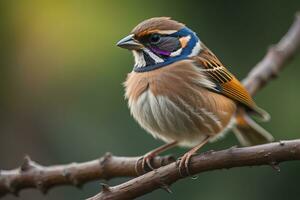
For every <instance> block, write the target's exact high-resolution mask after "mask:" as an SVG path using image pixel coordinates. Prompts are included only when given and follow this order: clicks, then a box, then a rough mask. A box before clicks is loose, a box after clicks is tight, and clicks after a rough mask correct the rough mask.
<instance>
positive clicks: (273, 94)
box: [0, 0, 300, 200]
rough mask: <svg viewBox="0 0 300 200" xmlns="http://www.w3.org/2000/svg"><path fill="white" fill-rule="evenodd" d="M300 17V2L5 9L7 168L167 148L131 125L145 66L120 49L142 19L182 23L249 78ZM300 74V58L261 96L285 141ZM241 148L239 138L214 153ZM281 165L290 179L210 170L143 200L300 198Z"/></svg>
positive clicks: (3, 158)
mask: <svg viewBox="0 0 300 200" xmlns="http://www.w3.org/2000/svg"><path fill="white" fill-rule="evenodd" d="M299 8H300V1H299V0H289V1H283V0H282V1H271V0H269V1H267V0H265V1H260V0H252V1H211V0H201V1H178V2H177V1H171V0H169V1H158V0H151V1H137V0H136V1H100V0H88V1H79V0H73V1H67V0H61V1H46V0H45V1H34V0H24V1H10V0H6V1H5V0H4V1H1V2H0V30H1V31H0V44H1V48H0V51H1V52H0V63H1V67H0V74H1V79H0V95H1V98H0V110H1V112H0V134H1V135H0V169H12V168H15V167H17V166H19V165H20V163H21V162H22V158H23V157H24V155H25V154H28V155H30V156H31V157H32V158H33V159H34V160H36V161H38V162H39V163H42V164H44V165H52V164H64V163H70V162H75V161H76V162H82V161H87V160H91V159H96V158H98V157H99V156H101V155H103V154H104V153H105V152H107V151H110V152H113V153H114V154H115V155H122V156H136V155H142V154H144V153H146V152H147V151H149V150H151V149H153V148H155V147H157V146H159V145H161V144H162V143H161V142H160V141H157V140H155V139H153V138H152V136H150V135H149V134H146V132H145V131H144V130H142V129H141V128H140V127H139V126H138V124H137V123H136V122H135V121H134V120H133V118H132V117H131V116H130V113H129V110H128V108H127V103H126V101H124V91H123V90H124V89H123V86H122V82H123V81H124V80H125V77H126V74H127V73H128V72H130V71H131V70H132V66H133V58H132V55H131V54H130V52H126V51H124V50H121V49H119V48H117V47H116V46H115V43H116V42H117V41H118V40H119V39H121V38H122V37H123V36H125V35H127V34H128V33H129V32H130V30H131V29H132V28H133V27H134V26H135V25H136V24H137V23H139V22H141V21H142V20H144V19H147V18H150V17H154V16H171V17H172V18H174V19H176V20H179V21H181V22H184V23H185V24H186V25H187V26H189V27H190V28H191V29H193V30H194V31H195V32H197V33H198V35H199V37H200V39H201V40H202V41H203V42H204V43H205V44H206V45H207V46H208V47H209V48H210V49H211V50H212V51H214V53H215V54H216V55H218V57H219V58H220V59H221V60H222V62H223V63H224V64H225V65H226V66H227V67H228V68H229V69H230V70H231V71H232V72H233V73H234V74H236V75H237V77H239V78H240V79H242V78H243V77H245V76H246V74H247V72H249V70H250V69H251V68H252V67H253V66H254V65H255V64H256V63H257V62H258V61H259V60H260V59H261V58H262V57H263V55H264V54H265V53H266V51H267V49H268V47H269V46H270V45H271V44H273V43H276V42H277V41H278V40H279V39H280V38H281V37H282V36H283V35H284V33H286V31H287V30H288V28H289V27H290V25H291V23H292V22H293V19H294V14H295V12H296V11H297V10H299ZM299 66H300V56H298V57H296V58H295V59H294V60H293V62H292V63H290V64H289V66H288V68H286V69H285V70H284V71H283V72H282V73H281V74H280V77H279V79H277V80H276V81H273V82H271V83H270V84H269V85H268V86H267V87H266V88H264V89H263V90H262V91H260V92H259V93H258V94H257V96H255V99H256V101H257V103H258V104H259V105H260V106H261V107H263V108H264V109H266V110H267V111H268V112H269V113H270V114H271V115H272V120H271V121H270V122H269V123H265V124H263V126H264V127H265V128H266V129H267V130H268V131H270V132H271V133H272V134H273V135H274V136H275V138H276V139H277V140H280V139H295V138H299V136H300V132H299V113H300V108H299V105H298V103H299V99H300V93H299V85H300V79H299V73H300V68H299ZM236 144H237V141H236V139H235V137H234V136H233V134H231V133H229V134H228V136H227V137H226V138H225V139H224V140H221V141H218V142H216V143H212V144H209V145H207V146H206V147H205V148H204V149H203V150H202V151H205V150H209V149H214V150H218V149H224V148H228V147H231V146H233V145H236ZM185 151H186V150H185V149H175V150H172V151H170V152H169V153H173V154H175V155H177V156H179V155H182V154H183V153H184V152H185ZM280 166H281V172H280V173H278V172H277V171H275V170H273V169H272V168H271V167H268V166H264V167H252V168H237V169H231V170H221V171H213V172H209V173H204V174H201V175H199V177H198V179H196V180H192V179H185V180H182V181H180V182H178V183H176V184H174V185H173V186H172V188H171V189H172V190H173V194H167V193H166V192H165V191H162V190H157V191H155V192H153V193H151V194H148V195H146V196H144V197H141V198H139V199H140V200H150V199H161V200H162V199H164V200H169V199H170V200H171V199H172V200H173V199H178V200H179V199H189V200H196V199H209V200H214V199H243V200H250V199H251V200H252V199H256V200H260V199H261V200H262V199H264V200H265V199H272V200H277V199H278V200H281V199H286V198H288V199H299V196H300V190H299V179H300V172H299V169H300V163H299V162H290V163H284V164H281V165H280ZM121 181H124V179H117V180H112V181H109V182H108V183H109V184H111V185H114V184H117V183H120V182H121ZM99 183H100V182H99V181H96V182H94V183H89V184H87V185H85V186H84V188H83V190H78V189H76V188H73V187H71V186H66V187H57V188H54V189H52V190H51V191H50V192H49V194H47V195H46V196H43V195H42V194H40V192H39V191H37V190H24V191H22V192H21V193H20V198H19V199H24V200H35V199H47V200H54V199H55V200H57V199H84V198H86V197H90V196H93V195H94V194H96V193H98V192H99V190H100V186H99ZM3 199H5V200H15V199H17V198H15V197H13V196H11V195H8V196H6V197H4V198H3Z"/></svg>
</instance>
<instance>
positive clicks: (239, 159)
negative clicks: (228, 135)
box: [88, 140, 300, 200]
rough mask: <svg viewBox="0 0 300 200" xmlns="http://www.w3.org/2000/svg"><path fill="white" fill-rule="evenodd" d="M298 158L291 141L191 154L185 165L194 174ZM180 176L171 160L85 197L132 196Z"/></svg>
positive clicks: (299, 149)
mask: <svg viewBox="0 0 300 200" xmlns="http://www.w3.org/2000/svg"><path fill="white" fill-rule="evenodd" d="M299 159H300V140H291V141H281V142H276V143H270V144H265V145H259V146H252V147H244V148H230V149H227V150H223V151H217V152H209V153H203V154H201V155H197V156H194V157H193V158H192V160H191V162H190V165H189V166H190V170H191V171H190V172H191V174H192V175H194V174H198V173H201V172H205V171H212V170H216V169H229V168H233V167H243V166H257V165H270V166H272V167H273V166H274V167H276V168H278V164H279V163H280V162H283V161H288V160H299ZM182 178H184V177H182V176H181V175H180V172H179V170H178V162H177V163H171V164H169V165H167V166H164V167H161V168H159V169H156V170H154V171H151V172H149V173H147V174H144V175H143V176H139V177H137V178H134V179H132V180H130V181H128V182H125V183H123V184H120V185H117V186H114V187H107V188H106V189H105V190H102V192H101V193H99V194H97V195H96V196H94V197H92V198H89V199H88V200H117V199H118V200H119V199H122V200H129V199H134V198H136V197H139V196H142V195H145V194H146V193H149V192H152V191H153V190H155V189H159V188H164V187H167V188H168V186H170V185H171V184H173V183H175V182H176V181H177V180H179V179H182Z"/></svg>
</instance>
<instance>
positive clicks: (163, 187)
mask: <svg viewBox="0 0 300 200" xmlns="http://www.w3.org/2000/svg"><path fill="white" fill-rule="evenodd" d="M160 188H161V189H163V190H164V191H166V192H167V193H169V194H172V193H173V192H172V190H171V188H170V186H169V185H167V184H165V183H161V184H160Z"/></svg>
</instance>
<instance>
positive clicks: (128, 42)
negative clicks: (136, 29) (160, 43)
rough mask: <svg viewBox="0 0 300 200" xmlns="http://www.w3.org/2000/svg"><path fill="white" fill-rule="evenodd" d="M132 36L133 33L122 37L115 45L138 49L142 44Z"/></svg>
mask: <svg viewBox="0 0 300 200" xmlns="http://www.w3.org/2000/svg"><path fill="white" fill-rule="evenodd" d="M133 36H134V35H133V34H131V35H128V36H126V37H124V38H123V39H121V40H120V41H119V42H118V43H117V46H118V47H121V48H124V49H128V50H139V49H141V48H143V45H142V44H141V43H139V42H138V41H136V40H135V39H134V38H133Z"/></svg>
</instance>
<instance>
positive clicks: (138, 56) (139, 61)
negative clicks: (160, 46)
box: [132, 50, 146, 68]
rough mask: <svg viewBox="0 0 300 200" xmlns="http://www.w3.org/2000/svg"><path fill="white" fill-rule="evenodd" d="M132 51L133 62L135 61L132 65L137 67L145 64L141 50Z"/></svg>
mask: <svg viewBox="0 0 300 200" xmlns="http://www.w3.org/2000/svg"><path fill="white" fill-rule="evenodd" d="M132 53H133V56H134V62H135V64H134V66H135V67H138V68H139V67H145V66H146V61H145V58H144V55H143V52H141V51H135V50H133V51H132Z"/></svg>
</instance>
